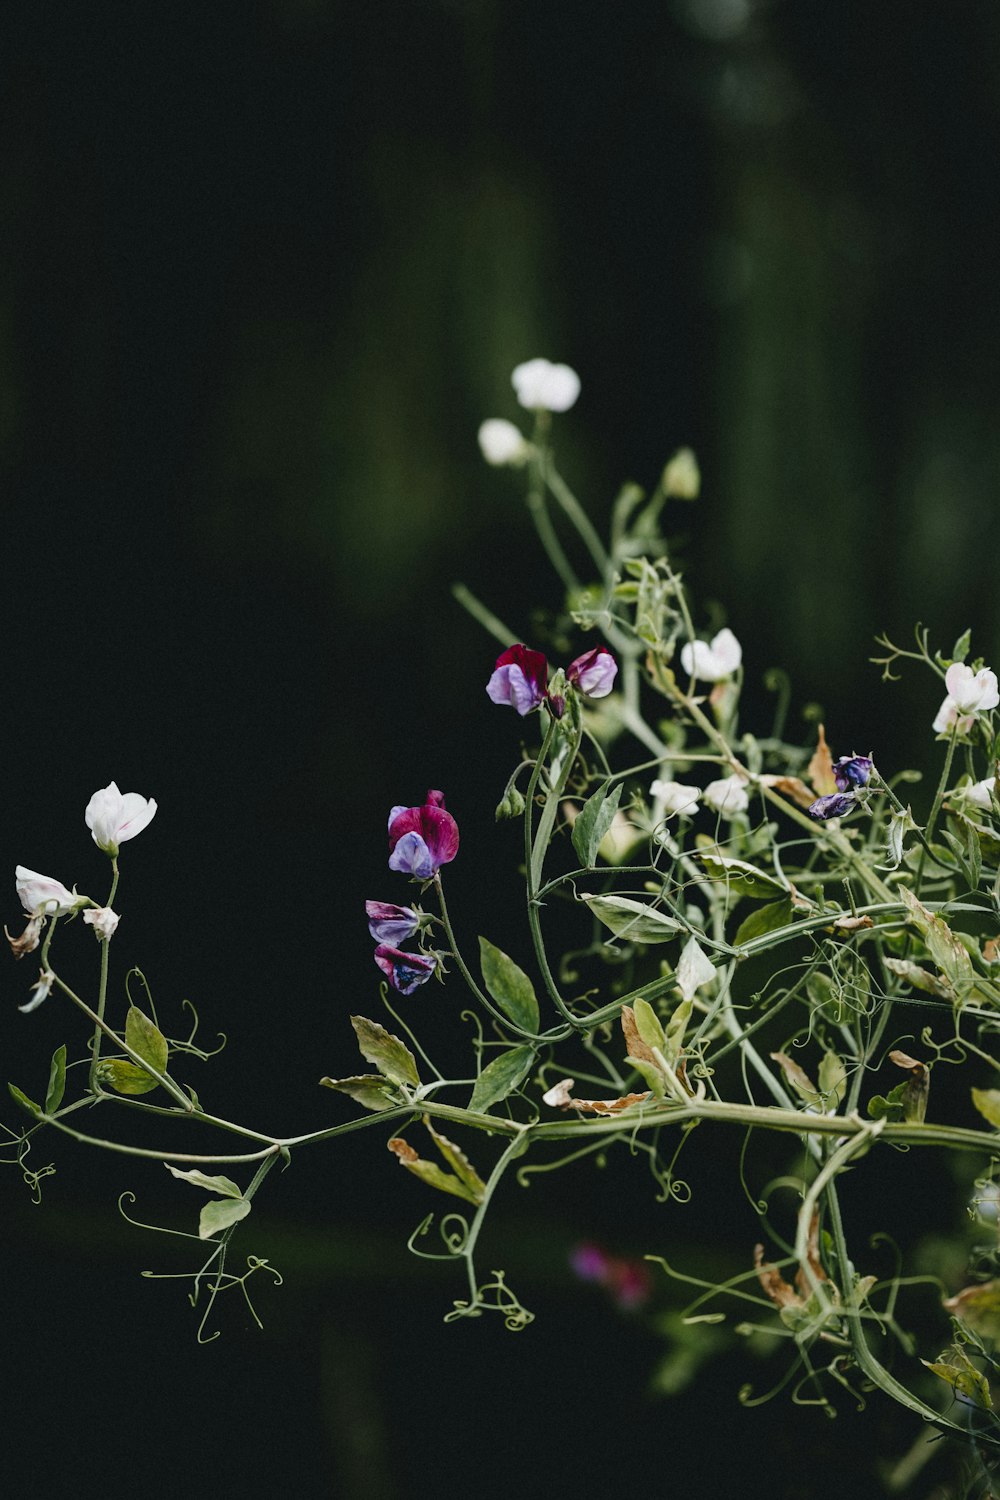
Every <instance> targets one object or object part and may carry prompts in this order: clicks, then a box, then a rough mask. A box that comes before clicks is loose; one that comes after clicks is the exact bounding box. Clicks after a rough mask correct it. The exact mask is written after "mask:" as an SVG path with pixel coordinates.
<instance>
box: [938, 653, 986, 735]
mask: <svg viewBox="0 0 1000 1500" xmlns="http://www.w3.org/2000/svg"><path fill="white" fill-rule="evenodd" d="M944 685H945V687H946V688H947V689H948V696H947V698H946V699H945V700H944V702H943V703H942V704H941V707H940V708H939V709H938V711H937V717H936V718H935V720H934V725H933V728H934V731H935V733H936V734H946V733H948V732H949V731H950V730H952V729H956V730H957V731H958V733H959V734H967V733H968V732H969V730H970V729H971V728H972V725H973V717H972V716H973V715H974V714H977V713H984V712H985V711H986V710H987V709H989V708H996V706H997V704H998V703H1000V688H998V686H997V674H996V673H995V672H991V671H990V669H989V667H982V668H981V669H980V670H979V671H978V672H973V670H972V668H971V667H967V666H966V665H965V664H964V662H960V661H956V662H952V664H951V666H950V667H949V668H948V670H947V672H946V673H945V674H944Z"/></svg>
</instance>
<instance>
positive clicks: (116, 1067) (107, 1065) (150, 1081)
mask: <svg viewBox="0 0 1000 1500" xmlns="http://www.w3.org/2000/svg"><path fill="white" fill-rule="evenodd" d="M97 1076H98V1078H99V1079H100V1080H101V1082H102V1083H110V1085H111V1087H112V1088H113V1089H114V1091H115V1093H116V1094H148V1093H149V1092H150V1090H151V1089H155V1088H159V1084H158V1083H157V1081H156V1079H155V1078H154V1077H153V1076H152V1075H151V1074H150V1073H147V1072H146V1069H145V1068H137V1067H136V1065H135V1063H134V1062H129V1060H128V1058H126V1057H109V1058H106V1059H105V1060H104V1061H103V1062H100V1063H99V1064H98V1066H97Z"/></svg>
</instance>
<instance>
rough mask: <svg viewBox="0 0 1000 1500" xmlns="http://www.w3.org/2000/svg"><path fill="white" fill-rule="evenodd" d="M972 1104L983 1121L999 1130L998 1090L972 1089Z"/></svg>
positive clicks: (999, 1097) (999, 1090)
mask: <svg viewBox="0 0 1000 1500" xmlns="http://www.w3.org/2000/svg"><path fill="white" fill-rule="evenodd" d="M972 1102H973V1104H974V1105H975V1106H976V1108H977V1109H978V1111H979V1113H980V1114H981V1115H982V1117H983V1119H984V1120H987V1121H988V1122H989V1123H990V1124H991V1125H993V1126H995V1127H996V1128H997V1129H998V1130H1000V1089H973V1090H972Z"/></svg>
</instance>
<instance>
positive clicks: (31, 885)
mask: <svg viewBox="0 0 1000 1500" xmlns="http://www.w3.org/2000/svg"><path fill="white" fill-rule="evenodd" d="M14 878H15V880H16V882H17V884H16V889H17V894H18V895H19V896H20V898H21V905H22V906H23V907H24V909H25V911H26V912H27V913H28V915H29V916H31V917H59V916H62V915H63V913H64V912H67V911H75V910H76V908H77V907H78V906H84V905H85V904H86V902H87V897H86V896H78V895H77V894H76V892H75V891H68V890H67V889H66V887H65V886H64V885H63V883H62V881H61V880H53V879H52V877H51V876H50V875H39V874H38V871H37V870H26V869H25V867H24V865H18V866H17V868H16V869H15V871H14Z"/></svg>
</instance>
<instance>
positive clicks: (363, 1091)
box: [320, 1073, 402, 1109]
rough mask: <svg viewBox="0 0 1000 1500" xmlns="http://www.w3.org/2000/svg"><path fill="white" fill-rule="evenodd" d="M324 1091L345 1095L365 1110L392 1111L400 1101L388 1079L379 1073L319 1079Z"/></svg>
mask: <svg viewBox="0 0 1000 1500" xmlns="http://www.w3.org/2000/svg"><path fill="white" fill-rule="evenodd" d="M320 1084H321V1086H322V1087H323V1088H325V1089H336V1090H337V1093H338V1094H346V1095H347V1097H348V1098H349V1099H354V1100H356V1102H357V1103H358V1104H363V1105H364V1107H365V1109H394V1108H395V1107H396V1105H397V1104H401V1103H402V1100H401V1099H400V1097H399V1094H398V1093H397V1092H396V1090H395V1089H394V1088H393V1086H392V1084H391V1083H390V1082H389V1081H388V1079H386V1078H383V1077H382V1074H381V1073H359V1074H358V1075H357V1076H356V1077H355V1078H321V1079H320Z"/></svg>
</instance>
